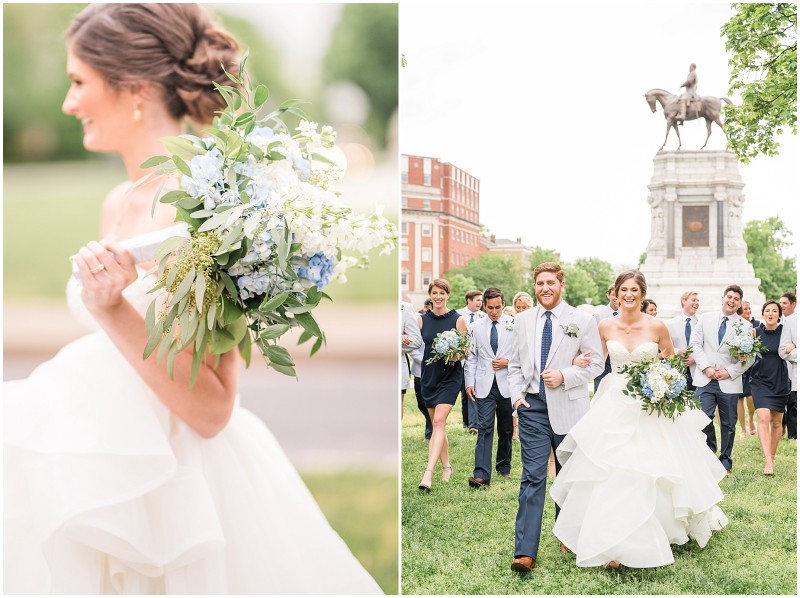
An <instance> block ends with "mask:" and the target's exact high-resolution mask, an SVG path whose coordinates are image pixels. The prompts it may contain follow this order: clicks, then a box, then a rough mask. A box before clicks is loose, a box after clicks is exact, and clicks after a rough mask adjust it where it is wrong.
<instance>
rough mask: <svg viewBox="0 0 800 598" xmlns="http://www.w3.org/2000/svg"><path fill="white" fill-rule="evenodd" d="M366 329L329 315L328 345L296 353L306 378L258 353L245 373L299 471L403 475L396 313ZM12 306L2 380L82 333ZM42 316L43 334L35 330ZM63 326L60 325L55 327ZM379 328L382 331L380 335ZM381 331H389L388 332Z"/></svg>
mask: <svg viewBox="0 0 800 598" xmlns="http://www.w3.org/2000/svg"><path fill="white" fill-rule="evenodd" d="M365 311H366V313H365V312H361V313H360V314H359V319H360V320H362V321H363V318H364V317H366V318H367V321H370V322H374V324H375V325H374V326H371V327H369V328H368V329H367V330H364V329H363V328H361V327H355V328H353V327H349V326H348V325H347V319H346V318H345V317H342V314H337V313H335V312H327V313H326V314H325V315H324V317H320V325H321V326H322V328H323V330H325V332H326V334H327V336H328V345H327V348H325V349H323V350H321V351H320V352H319V353H317V355H315V356H314V357H312V358H308V357H306V356H307V354H308V349H307V348H306V346H305V345H303V346H301V347H297V348H294V349H293V348H292V347H293V343H289V342H287V343H286V346H287V347H288V348H289V349H290V351H291V352H292V354H293V356H294V357H295V361H296V362H297V368H296V369H297V372H298V378H299V380H295V379H294V378H289V377H287V376H284V375H282V374H278V373H277V372H274V371H273V370H270V369H269V368H267V367H266V366H265V365H264V364H263V362H261V361H258V360H257V358H258V356H254V358H253V363H252V364H251V366H250V368H249V369H247V370H244V371H243V374H242V379H241V384H240V396H241V404H242V406H243V407H245V408H247V409H250V410H251V411H253V412H254V413H256V414H257V415H258V416H259V417H261V418H262V419H263V420H264V421H265V422H266V423H267V425H268V426H269V427H270V429H271V430H272V432H273V434H275V436H276V437H277V438H278V440H279V441H280V443H281V445H282V446H283V447H284V449H285V450H286V453H287V454H288V455H289V458H290V459H291V460H292V462H293V463H294V464H295V466H296V467H297V468H298V469H300V470H303V471H319V470H329V469H331V468H334V469H335V468H347V467H353V468H363V467H367V468H372V469H376V470H380V471H387V472H396V471H397V466H398V456H399V449H398V447H399V404H398V398H399V392H398V391H397V388H398V374H397V366H398V363H399V360H398V358H397V357H396V353H394V351H395V335H394V334H391V332H393V331H394V330H396V328H397V324H396V316H395V312H394V310H392V309H389V310H387V309H386V308H385V307H384V308H374V309H371V310H370V309H366V310H365ZM42 313H43V311H42V307H41V306H28V308H27V309H26V308H24V306H16V307H9V306H8V305H6V309H5V313H4V320H5V322H4V359H3V379H5V380H10V379H15V378H22V377H25V376H27V375H28V373H29V372H30V371H31V370H32V369H33V368H34V367H36V365H37V364H39V363H41V362H42V361H44V360H46V359H49V358H50V357H51V356H52V355H54V354H55V352H56V351H57V350H58V348H59V347H60V346H62V345H63V344H65V343H66V342H68V341H69V340H70V339H71V338H74V337H75V336H77V335H79V334H81V333H82V332H81V329H80V328H79V327H76V326H74V325H73V324H72V321H71V319H70V318H69V316H68V315H67V314H66V313H65V312H64V311H63V310H61V309H59V308H57V307H51V308H48V309H47V310H45V312H44V313H47V314H48V316H47V317H44V318H43V317H42V315H41V314H42ZM34 314H38V323H37V325H36V326H37V327H38V328H37V329H35V330H34V329H32V328H31V326H34V325H32V324H31V322H34V321H37V320H34V319H32V318H33V316H34ZM55 322H57V323H58V324H54V323H55ZM376 331H377V333H376ZM381 331H386V333H385V334H384V333H383V332H381Z"/></svg>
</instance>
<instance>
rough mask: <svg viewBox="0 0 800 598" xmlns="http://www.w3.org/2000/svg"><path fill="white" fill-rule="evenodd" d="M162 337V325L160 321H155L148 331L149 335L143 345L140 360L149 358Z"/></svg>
mask: <svg viewBox="0 0 800 598" xmlns="http://www.w3.org/2000/svg"><path fill="white" fill-rule="evenodd" d="M163 335H164V324H163V322H161V321H157V322H156V323H155V325H154V326H153V329H152V330H151V331H150V335H149V336H148V338H147V345H145V348H144V353H143V355H142V359H147V358H148V357H150V354H151V353H152V352H153V351H154V350H155V348H156V347H157V346H158V343H159V342H161V339H162V337H163Z"/></svg>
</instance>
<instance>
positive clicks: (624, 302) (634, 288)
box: [617, 278, 643, 311]
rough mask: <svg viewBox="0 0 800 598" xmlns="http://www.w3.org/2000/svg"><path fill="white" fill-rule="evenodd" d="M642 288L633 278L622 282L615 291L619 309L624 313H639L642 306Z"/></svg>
mask: <svg viewBox="0 0 800 598" xmlns="http://www.w3.org/2000/svg"><path fill="white" fill-rule="evenodd" d="M642 299H643V297H642V288H641V287H640V286H639V283H638V282H636V279H635V278H628V279H626V280H623V281H622V284H621V285H619V289H618V290H617V301H618V302H619V307H620V309H623V310H626V311H639V309H640V306H641V305H642Z"/></svg>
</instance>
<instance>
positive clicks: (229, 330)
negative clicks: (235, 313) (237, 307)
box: [210, 318, 247, 355]
mask: <svg viewBox="0 0 800 598" xmlns="http://www.w3.org/2000/svg"><path fill="white" fill-rule="evenodd" d="M246 334H247V320H245V318H239V319H238V320H236V321H235V322H234V323H232V324H230V325H229V326H227V327H225V328H217V329H216V330H215V331H213V332H212V334H211V347H210V350H211V354H212V355H223V354H224V353H227V352H228V351H230V350H231V349H233V348H234V347H235V346H236V345H238V344H239V343H240V342H241V340H242V339H243V338H244V336H245V335H246Z"/></svg>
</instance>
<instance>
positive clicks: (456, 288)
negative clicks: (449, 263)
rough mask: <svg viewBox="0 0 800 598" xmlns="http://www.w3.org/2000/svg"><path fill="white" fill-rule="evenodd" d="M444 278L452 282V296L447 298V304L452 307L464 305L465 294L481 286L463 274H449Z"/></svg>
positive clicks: (457, 307) (456, 307)
mask: <svg viewBox="0 0 800 598" xmlns="http://www.w3.org/2000/svg"><path fill="white" fill-rule="evenodd" d="M444 278H445V279H446V280H447V282H449V283H450V298H449V299H448V300H447V306H448V307H450V308H451V309H459V308H461V307H464V295H466V294H467V293H468V292H469V291H472V290H474V289H478V288H479V287H478V286H477V285H476V284H475V281H474V280H472V279H471V278H470V277H469V276H464V275H463V274H459V273H453V274H452V276H450V275H448V276H445V277H444ZM480 290H483V289H480Z"/></svg>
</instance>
